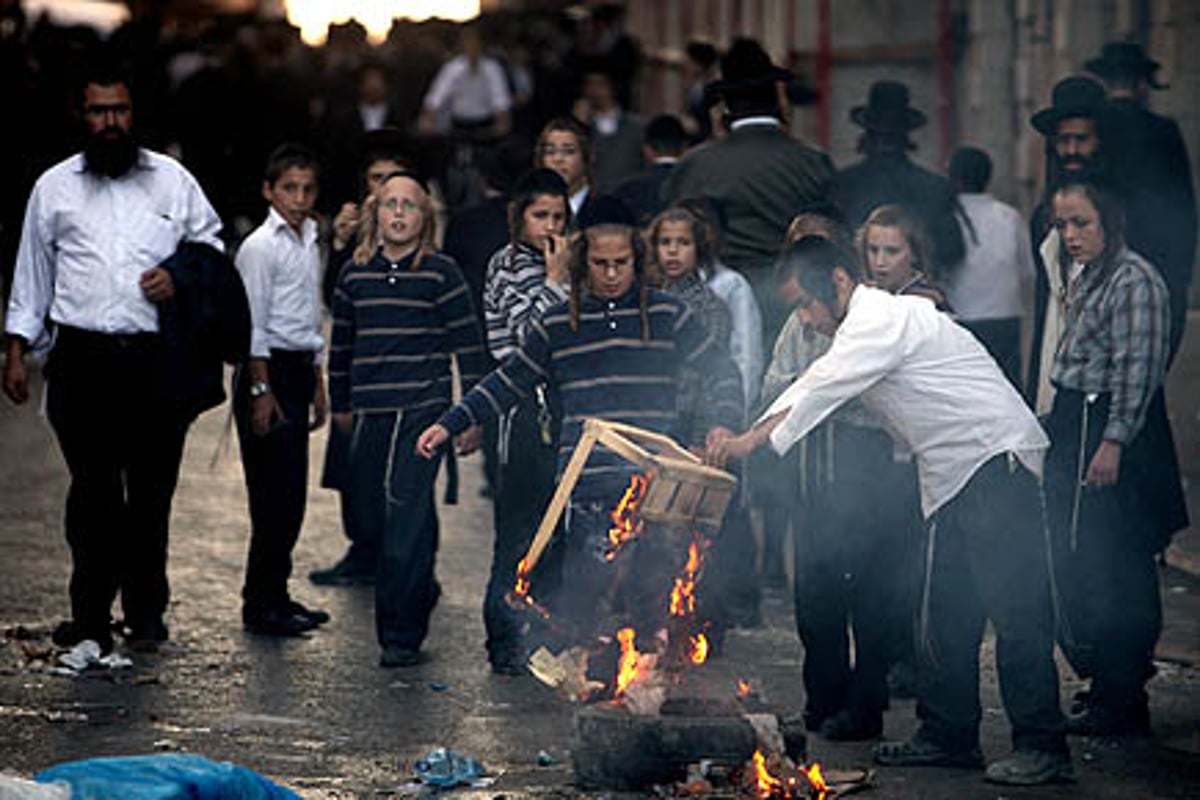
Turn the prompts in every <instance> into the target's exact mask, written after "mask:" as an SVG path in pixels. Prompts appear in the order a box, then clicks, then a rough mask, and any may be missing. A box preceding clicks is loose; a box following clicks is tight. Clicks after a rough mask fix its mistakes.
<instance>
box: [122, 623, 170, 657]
mask: <svg viewBox="0 0 1200 800" xmlns="http://www.w3.org/2000/svg"><path fill="white" fill-rule="evenodd" d="M169 636H170V634H169V632H168V631H167V626H166V625H165V624H164V623H163V621H162V620H161V619H151V620H145V621H142V622H131V623H128V624H127V629H126V632H125V644H126V645H127V646H128V647H129V649H130V650H133V651H135V652H138V653H156V652H158V647H159V645H161V644H162V643H163V642H165V641H167V639H168V638H169Z"/></svg>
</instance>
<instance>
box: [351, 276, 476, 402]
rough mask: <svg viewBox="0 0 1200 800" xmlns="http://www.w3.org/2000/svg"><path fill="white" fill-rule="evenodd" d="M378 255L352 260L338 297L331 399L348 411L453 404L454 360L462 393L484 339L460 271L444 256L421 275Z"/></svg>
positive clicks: (469, 382) (471, 380)
mask: <svg viewBox="0 0 1200 800" xmlns="http://www.w3.org/2000/svg"><path fill="white" fill-rule="evenodd" d="M412 261H413V258H412V256H409V257H407V258H405V259H403V260H401V261H400V262H398V263H395V264H393V263H391V262H389V261H388V260H387V259H386V258H384V257H383V255H382V254H381V253H377V254H376V255H375V257H374V258H372V259H371V260H370V261H368V262H367V263H366V264H364V265H359V264H355V263H354V262H350V263H349V264H347V265H346V267H345V269H344V270H343V272H342V276H341V278H340V280H339V281H338V286H337V289H336V290H335V291H334V295H333V337H332V338H333V341H332V344H331V346H330V349H329V398H330V408H331V410H332V411H334V412H335V413H337V412H344V411H355V412H367V413H369V412H372V411H416V410H426V411H430V412H436V411H440V410H441V409H444V408H445V407H446V406H448V405H449V404H450V386H451V376H450V356H451V355H456V356H457V357H458V368H459V372H460V374H461V377H462V382H463V388H464V389H465V390H466V389H470V388H471V387H472V386H473V385H474V384H475V382H476V381H477V380H478V379H479V376H480V375H482V374H483V365H484V360H483V359H484V349H483V337H482V336H481V334H480V331H479V321H478V318H477V317H476V315H475V311H474V309H472V307H471V298H470V293H469V291H468V289H467V284H466V282H465V281H464V280H463V276H462V272H461V271H459V269H458V267H457V266H456V265H455V263H454V262H453V261H451V260H450V259H448V258H446V257H445V256H443V255H441V254H439V253H433V254H430V255H427V256H425V257H424V258H423V259H422V260H421V264H420V266H419V267H418V268H417V269H413V268H412Z"/></svg>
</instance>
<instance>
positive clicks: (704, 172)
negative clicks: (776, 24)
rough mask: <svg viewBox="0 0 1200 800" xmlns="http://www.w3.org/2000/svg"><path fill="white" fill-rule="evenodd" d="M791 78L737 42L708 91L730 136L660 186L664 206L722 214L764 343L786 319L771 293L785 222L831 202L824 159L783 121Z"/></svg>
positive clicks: (729, 259)
mask: <svg viewBox="0 0 1200 800" xmlns="http://www.w3.org/2000/svg"><path fill="white" fill-rule="evenodd" d="M791 80H793V75H792V74H791V73H790V72H788V71H787V70H785V69H782V68H780V67H776V66H775V65H773V64H772V63H771V59H770V56H768V55H767V53H766V52H765V51H764V50H763V49H762V46H761V45H759V43H758V42H756V41H754V40H753V39H738V40H736V41H735V42H734V43H733V44H732V45H731V46H730V48H729V51H728V52H727V53H726V54H725V56H724V57H723V58H722V59H721V80H719V81H716V82H715V83H713V84H712V85H711V88H712V90H713V92H715V93H716V94H718V95H719V96H720V98H721V99H722V100H723V101H724V103H725V107H726V110H727V113H728V119H729V123H728V124H729V135H728V136H727V137H725V138H724V139H720V140H716V141H712V142H708V143H706V144H704V145H702V146H700V147H698V148H696V149H695V150H692V151H691V152H689V153H688V154H687V156H685V157H684V158H683V159H682V160H681V161H680V162H679V165H678V166H677V167H676V169H675V172H674V173H673V174H672V175H671V176H670V177H669V178H668V179H667V181H666V183H665V184H664V185H663V200H664V201H666V202H667V203H671V202H674V201H676V200H680V199H684V198H691V197H708V198H710V199H712V200H713V201H714V202H715V203H716V204H717V205H718V206H719V207H720V208H721V209H722V210H723V212H724V215H725V221H726V226H725V230H724V234H725V245H726V251H725V260H726V263H727V264H728V265H729V266H731V267H733V268H734V269H736V270H737V271H739V272H741V273H742V274H743V275H745V276H746V278H748V279H749V281H750V283H751V285H752V286H753V287H754V294H755V297H756V299H757V300H758V304H759V307H760V308H761V309H762V312H763V328H764V335H765V337H766V341H774V339H775V335H776V334H777V333H778V332H779V329H780V328H781V327H782V325H783V321H784V320H785V319H786V318H787V309H785V308H783V307H782V306H781V305H780V303H779V301H778V300H777V298H776V297H775V291H774V288H775V287H774V280H773V279H772V277H771V275H772V267H773V264H774V260H775V256H776V255H777V254H778V252H779V248H780V246H781V245H782V244H783V239H784V234H785V233H786V231H787V227H788V223H790V222H791V221H792V218H793V217H795V216H796V214H798V213H800V212H802V211H804V210H805V209H807V208H810V207H813V206H815V205H818V204H821V203H824V202H826V201H827V200H828V198H829V192H830V184H831V180H832V178H833V165H832V163H831V162H830V160H829V157H828V156H826V155H825V154H824V153H822V152H820V151H818V150H815V149H813V148H811V147H808V146H807V145H804V144H802V143H800V142H798V141H796V140H795V139H793V138H792V137H791V136H790V135H789V134H788V132H787V131H786V130H784V128H783V126H782V124H781V122H780V121H781V120H782V119H783V109H782V108H781V106H780V96H781V93H780V92H779V88H778V86H779V84H780V83H787V82H789V81H791Z"/></svg>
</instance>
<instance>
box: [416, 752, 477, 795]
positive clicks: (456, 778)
mask: <svg viewBox="0 0 1200 800" xmlns="http://www.w3.org/2000/svg"><path fill="white" fill-rule="evenodd" d="M415 769H416V771H417V779H418V780H420V781H421V783H424V784H426V785H427V786H436V787H438V788H439V789H446V788H448V787H450V786H457V785H458V784H460V783H470V782H471V781H474V780H476V779H478V778H481V777H483V772H484V769H483V764H480V763H479V762H478V761H476V760H475V759H474V758H471V757H470V756H464V755H463V754H462V753H458V752H455V751H454V750H447V749H446V748H444V747H439V748H437V749H436V750H430V751H429V754H428V755H426V756H425V757H424V758H423V759H421V760H420V761H418V762H417V763H416V765H415Z"/></svg>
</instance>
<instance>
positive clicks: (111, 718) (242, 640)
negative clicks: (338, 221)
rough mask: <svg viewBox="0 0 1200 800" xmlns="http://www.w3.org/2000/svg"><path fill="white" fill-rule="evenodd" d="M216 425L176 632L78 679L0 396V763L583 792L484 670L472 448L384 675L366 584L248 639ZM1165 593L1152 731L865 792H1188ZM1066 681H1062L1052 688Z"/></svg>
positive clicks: (842, 762)
mask: <svg viewBox="0 0 1200 800" xmlns="http://www.w3.org/2000/svg"><path fill="white" fill-rule="evenodd" d="M225 422H226V417H225V411H224V409H221V410H218V411H214V412H210V413H209V414H208V415H206V416H205V417H203V418H202V419H201V420H200V421H199V422H198V423H197V425H196V426H195V427H194V428H193V431H192V434H191V436H190V438H189V442H188V448H187V453H186V456H185V462H184V465H183V470H182V476H181V481H180V487H179V491H178V494H177V495H176V502H175V509H174V517H173V528H172V544H171V561H170V576H171V585H172V590H173V598H172V602H171V608H170V612H169V615H168V619H167V622H168V624H169V626H170V629H171V641H170V643H168V644H167V645H166V646H165V647H164V648H163V649H162V651H161V652H159V653H158V654H151V655H147V654H136V653H135V654H131V657H132V659H133V662H134V664H133V666H132V667H131V668H130V669H127V670H119V671H113V672H104V673H100V674H98V675H95V676H90V677H76V678H72V677H65V676H60V675H55V674H51V673H50V672H49V671H48V669H47V668H46V666H44V661H43V660H42V659H44V657H45V656H47V655H48V653H47V649H48V647H49V639H48V632H49V629H50V628H51V627H52V625H53V624H54V623H55V622H56V621H57V620H59V619H61V618H62V617H63V616H65V614H66V611H67V607H68V606H67V599H66V581H67V576H68V556H67V550H66V546H65V543H64V541H63V537H62V532H61V528H62V524H61V518H62V514H61V509H62V503H63V497H64V493H65V486H66V481H65V471H64V468H63V466H62V464H61V460H60V458H59V455H58V451H57V449H56V447H55V446H54V443H53V439H52V437H51V435H50V432H49V430H48V428H47V427H46V426H45V425H44V423H43V422H42V421H41V420H40V419H39V418H38V417H37V414H36V409H35V408H33V407H32V406H25V407H22V408H15V407H13V406H12V405H11V404H8V403H7V402H0V442H3V455H2V456H0V498H2V499H0V564H2V565H3V566H2V568H3V571H4V578H3V580H2V581H0V628H2V629H4V630H6V631H8V633H6V634H5V636H4V638H3V639H2V640H0V770H5V769H7V770H11V771H14V772H16V773H18V774H22V775H26V776H28V775H30V774H32V773H34V772H36V771H37V770H39V769H42V768H45V767H48V766H50V765H52V764H55V763H58V762H61V761H65V760H71V759H77V758H85V757H91V756H99V755H117V754H135V753H151V752H164V751H186V752H191V753H196V754H199V755H203V756H206V757H209V758H213V759H217V760H229V761H233V762H235V763H238V764H241V765H243V766H246V767H249V768H251V769H254V770H257V771H259V772H261V773H263V774H265V775H267V776H269V777H271V778H273V779H275V780H278V781H280V782H282V783H284V784H286V785H288V786H290V787H291V788H293V789H295V790H296V791H297V792H299V793H300V794H301V795H303V796H305V797H309V798H349V797H376V796H388V795H403V794H406V793H410V792H411V788H410V787H407V786H406V784H408V783H409V782H410V781H411V780H412V764H413V762H414V761H415V760H416V759H418V758H420V757H421V756H422V755H424V754H425V753H426V752H427V751H429V750H430V749H431V748H434V747H438V746H445V747H451V748H454V749H457V750H459V751H461V752H463V753H467V754H470V755H473V756H475V757H477V758H478V759H480V760H481V761H483V763H484V764H485V765H486V766H487V767H488V768H489V770H490V771H491V772H492V773H493V774H496V775H498V776H499V778H498V781H497V782H496V783H495V785H493V786H491V787H490V788H487V789H461V790H457V791H456V792H455V794H456V795H458V796H464V797H481V798H482V797H489V798H490V797H499V796H504V797H507V798H519V797H572V796H578V795H580V794H581V793H580V792H578V791H577V790H576V789H575V788H574V787H573V784H572V772H571V768H570V754H569V750H568V747H569V744H568V738H569V731H570V725H571V709H570V707H569V706H567V705H566V704H565V703H564V702H562V701H561V700H559V698H558V697H557V696H556V695H555V694H554V693H553V692H551V691H550V690H549V689H546V688H545V687H543V686H541V685H540V684H538V683H537V682H536V681H535V680H533V679H532V678H503V677H495V676H492V675H491V673H490V672H489V670H488V669H487V665H486V661H485V658H484V651H483V626H482V621H481V619H480V612H479V608H480V603H481V599H482V593H483V587H484V583H485V580H486V575H487V568H488V559H489V557H490V552H491V546H490V536H491V523H490V519H491V516H490V515H491V508H490V503H489V502H488V501H487V500H486V499H484V498H482V497H481V496H480V493H479V487H480V483H481V482H480V478H479V475H480V467H479V462H478V460H477V459H476V458H472V459H469V460H467V461H466V462H465V463H464V464H463V468H462V472H463V486H462V490H461V493H460V495H461V498H462V502H461V504H460V505H458V506H455V507H450V508H443V509H442V546H441V551H440V554H439V562H438V573H439V577H440V580H441V583H442V587H443V590H444V594H443V596H442V600H441V603H440V605H439V606H438V609H437V611H436V613H435V615H434V620H433V628H432V632H431V635H430V638H429V641H428V645H427V651H428V654H429V659H428V661H426V662H425V663H423V664H421V665H420V666H418V667H415V668H411V669H399V670H384V669H381V668H380V667H379V666H378V665H377V662H378V650H377V647H376V644H375V639H374V626H373V618H372V594H371V592H370V590H363V589H333V588H328V589H319V588H317V587H313V586H310V585H309V584H308V583H307V581H306V580H304V579H303V577H301V578H299V579H294V580H293V591H294V594H295V595H296V596H297V597H298V599H300V600H302V601H303V602H305V603H307V604H310V605H315V606H319V607H321V608H325V609H328V610H329V611H330V612H331V613H332V615H333V622H332V623H331V624H330V625H328V626H326V628H324V629H322V630H320V631H318V632H316V633H314V634H312V635H310V636H309V637H308V638H306V639H293V640H272V639H263V638H256V637H253V636H249V635H247V634H245V633H243V631H242V630H241V625H240V616H239V614H240V597H239V589H240V585H241V578H242V571H243V568H244V559H245V549H246V538H247V522H246V512H245V493H244V490H243V487H242V482H241V470H240V465H239V463H238V460H237V458H238V457H237V447H236V442H233V443H230V444H229V447H228V448H227V449H225V450H222V449H221V440H222V432H223V430H224V428H225ZM323 447H324V436H323V435H319V436H317V437H316V438H315V439H314V443H313V454H314V464H313V470H312V472H313V480H312V483H311V485H312V486H313V487H314V488H313V490H312V494H311V498H310V504H309V513H308V517H307V520H306V523H305V530H304V534H303V536H302V537H301V540H300V543H299V545H298V547H297V549H296V553H295V565H296V568H295V572H296V574H297V575H299V576H304V575H306V574H307V572H308V571H309V570H310V569H312V568H314V567H319V566H325V565H328V564H330V563H332V562H333V561H334V560H336V558H337V557H338V556H339V555H340V554H341V552H342V549H343V541H342V539H341V536H340V533H339V516H338V509H337V501H336V496H335V495H333V494H332V493H329V492H326V491H324V490H321V489H317V488H315V487H316V486H317V473H318V467H319V461H320V455H321V453H322V451H323ZM214 454H215V455H216V458H215V462H214ZM1163 586H1164V598H1165V602H1166V608H1167V611H1166V616H1167V630H1166V632H1165V634H1164V637H1163V642H1162V646H1161V647H1160V656H1161V658H1162V661H1160V673H1159V675H1158V677H1156V678H1155V679H1154V681H1153V682H1152V683H1151V685H1150V689H1151V695H1152V713H1153V716H1154V727H1155V736H1154V738H1152V739H1149V740H1101V739H1084V740H1074V741H1073V743H1072V744H1073V751H1074V755H1075V763H1076V768H1077V771H1078V773H1079V776H1080V782H1079V783H1078V784H1076V785H1071V786H1052V787H1041V788H1036V789H1026V790H1014V789H1008V788H1001V787H994V786H989V785H987V784H985V783H983V781H982V775H981V773H979V772H971V771H959V770H942V769H924V770H922V769H909V770H903V769H880V770H879V771H878V772H877V773H876V775H875V781H874V783H875V785H874V788H873V789H872V790H871V792H870V794H866V795H864V797H878V798H881V799H882V798H929V799H933V798H947V800H948V799H949V798H954V799H955V800H964V799H965V800H971V799H974V798H980V800H983V799H984V798H987V799H988V800H996V799H997V798H1019V797H1047V798H1077V797H1088V798H1148V797H1156V798H1194V797H1197V796H1200V755H1197V752H1198V751H1200V732H1198V731H1200V727H1198V726H1200V722H1198V721H1200V669H1198V668H1197V665H1198V664H1200V661H1198V659H1200V652H1198V651H1200V579H1198V578H1196V577H1195V576H1193V575H1190V574H1188V573H1186V572H1183V571H1178V570H1173V569H1172V570H1168V571H1166V572H1164V576H1163ZM764 618H765V625H764V626H763V627H761V628H757V629H753V630H737V631H734V632H732V633H731V634H730V636H729V639H728V643H727V647H726V652H725V654H724V655H723V656H722V657H721V658H719V659H715V660H714V661H712V662H710V664H709V665H708V666H706V667H705V670H706V671H707V678H708V680H710V681H712V682H713V684H714V685H728V686H730V687H731V691H732V686H733V683H734V682H735V680H736V679H738V678H745V679H747V680H749V681H751V682H752V683H753V684H755V685H756V686H758V687H760V688H761V691H762V693H763V694H764V695H765V697H766V698H767V699H769V700H770V701H771V702H772V703H773V704H774V705H775V706H777V707H779V708H780V709H782V710H784V711H785V712H790V711H796V710H799V709H800V708H801V704H802V700H803V696H802V689H801V686H800V683H801V681H800V672H799V656H800V647H799V644H798V642H797V639H796V636H795V633H794V629H793V626H792V619H791V609H790V600H789V599H788V597H787V595H786V594H785V593H782V592H777V591H776V592H768V593H767V594H766V596H765V598H764ZM18 626H23V629H24V630H18ZM1063 674H1064V675H1068V673H1067V672H1066V671H1065V670H1064V672H1063ZM983 680H984V691H983V700H984V708H985V718H984V727H983V730H984V749H985V751H986V752H987V753H988V755H989V756H991V757H996V756H999V755H1002V754H1004V753H1005V752H1006V751H1007V735H1008V733H1007V725H1006V724H1005V721H1004V716H1003V712H1002V710H1001V709H1000V704H999V700H998V696H997V691H996V685H995V673H994V670H993V669H992V659H991V652H990V650H989V651H988V652H987V653H986V654H985V656H984V659H983ZM1076 688H1078V684H1076V683H1074V682H1072V681H1070V680H1064V682H1063V692H1064V698H1066V697H1069V695H1070V693H1071V692H1072V691H1073V690H1074V689H1076ZM1064 702H1066V700H1065V699H1064ZM914 723H915V720H914V713H913V702H912V701H911V700H909V701H897V702H894V703H893V708H892V710H891V711H890V712H889V713H888V716H887V720H886V731H887V733H888V735H889V736H890V737H901V736H906V735H907V734H909V733H910V732H911V731H912V729H913V727H914ZM809 750H810V755H811V756H813V757H814V758H816V759H818V760H820V761H822V762H823V763H825V764H826V765H829V766H834V767H855V766H869V753H870V745H869V744H833V743H829V742H824V741H822V740H820V739H818V738H815V737H813V738H810V740H809ZM543 751H544V753H545V754H548V755H549V759H546V758H543V759H541V761H542V763H545V762H547V761H550V762H551V763H549V764H548V765H545V766H542V765H540V764H539V758H538V754H539V752H543ZM590 794H591V796H599V794H600V793H595V792H593V793H590Z"/></svg>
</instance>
